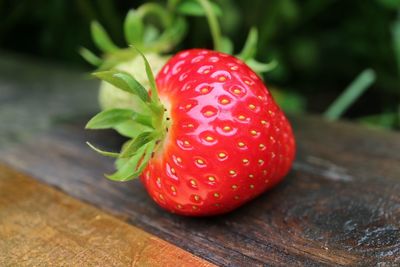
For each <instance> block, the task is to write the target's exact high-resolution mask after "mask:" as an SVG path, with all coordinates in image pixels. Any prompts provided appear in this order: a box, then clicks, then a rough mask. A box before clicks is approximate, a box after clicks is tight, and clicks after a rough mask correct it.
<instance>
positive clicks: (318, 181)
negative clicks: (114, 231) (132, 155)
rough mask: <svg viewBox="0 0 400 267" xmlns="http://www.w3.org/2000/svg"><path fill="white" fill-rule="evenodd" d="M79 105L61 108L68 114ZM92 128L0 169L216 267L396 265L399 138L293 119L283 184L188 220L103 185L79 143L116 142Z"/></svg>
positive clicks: (24, 145)
mask: <svg viewBox="0 0 400 267" xmlns="http://www.w3.org/2000/svg"><path fill="white" fill-rule="evenodd" d="M0 63H1V62H0ZM0 82H1V78H0ZM60 82H61V81H60ZM0 86H1V83H0ZM60 94H61V92H60ZM61 95H62V94H61ZM75 97H76V96H65V98H63V99H64V100H65V101H68V102H69V103H71V106H74V98H75ZM19 101H20V100H19ZM81 101H82V100H81ZM93 101H94V100H93ZM15 108H21V109H23V107H22V106H18V105H16V107H15ZM42 110H43V112H46V109H45V107H42ZM88 118H89V115H87V113H85V112H82V113H81V116H75V117H74V118H71V119H70V120H69V121H65V120H64V121H62V122H59V123H58V124H56V127H55V128H56V129H55V130H51V131H46V132H45V133H43V134H40V135H39V134H36V135H32V136H30V137H27V138H25V139H24V140H22V141H19V144H13V145H9V142H8V141H5V143H3V148H2V149H0V161H4V162H7V163H8V164H10V165H12V166H14V167H17V168H19V169H21V170H23V171H25V172H28V173H29V174H31V175H33V176H34V177H35V178H36V179H39V180H41V181H44V182H46V183H48V184H51V185H53V186H55V187H58V188H60V189H61V190H63V191H64V192H67V193H68V194H70V195H72V196H74V197H76V198H78V199H82V200H84V201H87V202H89V203H92V204H94V205H96V206H98V207H100V208H102V209H104V210H106V211H108V212H111V213H113V214H116V215H118V216H120V218H123V219H125V220H127V221H128V222H129V223H131V224H133V225H136V226H139V227H140V228H142V229H144V230H146V231H148V232H150V233H152V234H154V235H156V236H158V237H161V238H163V239H165V240H167V241H169V242H171V243H173V244H175V245H177V246H179V247H181V248H183V249H185V250H187V251H190V252H192V253H193V254H195V255H198V256H200V257H202V258H205V259H207V260H209V261H211V262H213V263H216V264H217V265H225V266H227V265H231V266H259V265H260V266H261V265H265V264H272V265H286V266H287V265H362V266H366V265H377V264H380V265H385V264H387V265H399V264H400V196H399V195H400V194H399V192H400V153H399V151H400V136H399V134H397V133H390V132H384V131H379V130H371V129H366V128H363V127H359V126H355V125H352V124H349V123H343V122H340V123H328V122H325V121H323V120H321V119H319V118H314V117H306V118H301V117H296V118H292V121H293V125H294V128H295V133H296V136H297V141H298V153H297V160H296V162H295V165H294V168H293V170H292V172H291V173H290V174H289V175H288V177H286V179H285V181H284V182H283V183H282V184H280V185H279V186H277V187H276V188H275V189H273V190H272V191H270V192H268V193H266V194H263V195H262V196H260V197H259V198H257V199H256V200H254V201H253V202H251V203H249V204H247V205H245V206H244V207H242V208H240V209H238V210H237V211H235V212H232V213H230V214H227V215H225V216H219V217H213V218H203V219H192V218H184V217H179V216H176V215H172V214H169V213H166V212H165V211H163V210H161V209H160V208H158V207H157V206H156V205H155V204H154V203H153V202H152V200H151V199H150V198H149V197H148V196H147V194H146V192H145V190H144V188H143V186H142V185H141V184H140V182H139V181H133V182H129V183H115V182H110V181H107V180H106V179H104V178H103V176H102V174H103V173H104V172H110V171H111V170H112V168H113V167H112V160H110V159H107V158H104V157H101V156H99V155H97V154H96V153H94V152H92V151H91V150H90V149H88V148H87V147H86V146H85V145H84V141H87V140H89V141H92V142H93V143H95V144H96V143H97V144H102V145H105V146H106V147H109V148H111V149H113V148H114V149H116V148H117V147H118V146H119V145H120V143H121V142H122V139H121V138H119V137H118V136H117V135H116V134H113V133H112V132H87V131H86V132H85V131H83V130H82V128H83V125H84V122H85V121H86V120H87V119H88Z"/></svg>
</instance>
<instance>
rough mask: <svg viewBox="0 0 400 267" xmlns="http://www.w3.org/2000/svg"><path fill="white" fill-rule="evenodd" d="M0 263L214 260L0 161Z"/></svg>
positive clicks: (111, 263) (146, 263) (139, 263)
mask: <svg viewBox="0 0 400 267" xmlns="http://www.w3.org/2000/svg"><path fill="white" fill-rule="evenodd" d="M0 189H1V192H2V193H1V195H0V251H1V253H0V266H163V267H164V266H190V267H192V266H203V267H206V266H214V265H212V264H210V263H208V262H206V261H204V260H201V259H199V258H197V257H195V256H193V255H191V254H189V253H187V252H185V251H183V250H182V249H179V248H177V247H176V246H173V245H171V244H169V243H167V242H165V241H163V240H160V239H159V238H157V237H155V236H153V235H150V234H148V233H146V232H144V231H142V230H140V229H138V228H136V227H134V226H131V225H128V224H126V223H124V222H122V221H120V220H118V219H115V218H113V217H112V216H110V215H108V214H105V213H104V212H102V211H100V210H98V209H96V208H94V207H92V206H89V205H87V204H84V203H82V202H80V201H77V200H75V199H73V198H71V197H69V196H67V195H65V194H63V193H61V192H58V191H56V190H54V189H52V188H49V187H48V186H45V185H42V184H39V183H38V182H36V181H34V180H32V179H31V178H30V177H27V176H25V175H23V174H21V173H18V172H16V171H14V170H12V169H10V168H7V167H5V166H4V165H0Z"/></svg>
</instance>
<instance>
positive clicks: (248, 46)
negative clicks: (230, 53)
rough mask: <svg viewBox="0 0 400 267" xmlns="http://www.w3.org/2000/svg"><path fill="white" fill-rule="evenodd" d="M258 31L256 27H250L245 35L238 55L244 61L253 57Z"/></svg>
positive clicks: (255, 50)
mask: <svg viewBox="0 0 400 267" xmlns="http://www.w3.org/2000/svg"><path fill="white" fill-rule="evenodd" d="M257 43H258V31H257V29H256V28H251V29H250V32H249V35H248V36H247V39H246V42H245V44H244V47H243V50H242V52H240V54H239V55H238V57H239V58H240V59H242V60H243V61H246V60H248V59H250V58H253V57H254V56H255V55H256V52H257Z"/></svg>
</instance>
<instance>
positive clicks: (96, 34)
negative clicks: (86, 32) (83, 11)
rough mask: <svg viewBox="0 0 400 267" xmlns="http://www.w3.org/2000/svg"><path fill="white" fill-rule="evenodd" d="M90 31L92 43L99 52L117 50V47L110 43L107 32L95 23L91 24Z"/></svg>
mask: <svg viewBox="0 0 400 267" xmlns="http://www.w3.org/2000/svg"><path fill="white" fill-rule="evenodd" d="M91 31H92V38H93V41H94V42H95V44H96V45H97V47H98V48H99V49H100V50H102V51H103V52H108V53H110V52H114V51H116V50H118V47H117V46H116V45H115V44H114V43H113V42H112V41H111V39H110V37H109V36H108V34H107V32H106V31H105V30H104V28H103V27H102V26H101V25H100V24H99V23H98V22H97V21H93V22H92V24H91Z"/></svg>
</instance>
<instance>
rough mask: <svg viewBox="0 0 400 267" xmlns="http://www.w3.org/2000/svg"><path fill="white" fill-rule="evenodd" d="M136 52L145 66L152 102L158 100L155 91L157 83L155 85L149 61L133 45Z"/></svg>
mask: <svg viewBox="0 0 400 267" xmlns="http://www.w3.org/2000/svg"><path fill="white" fill-rule="evenodd" d="M134 48H135V49H136V50H137V51H138V53H139V54H140V55H141V56H142V58H143V61H144V64H145V67H146V74H147V79H148V80H149V83H150V88H151V97H152V98H153V101H154V102H158V101H159V100H158V91H157V85H156V80H155V79H154V74H153V71H152V70H151V67H150V64H149V61H148V60H147V58H146V57H145V56H144V55H143V53H142V52H141V51H140V50H138V49H137V48H136V47H134Z"/></svg>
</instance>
